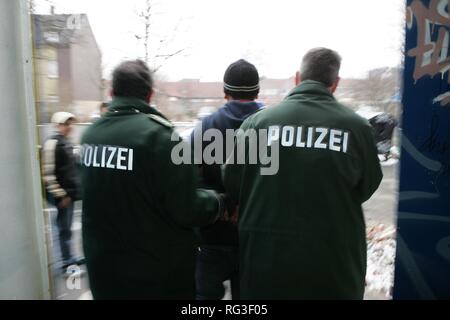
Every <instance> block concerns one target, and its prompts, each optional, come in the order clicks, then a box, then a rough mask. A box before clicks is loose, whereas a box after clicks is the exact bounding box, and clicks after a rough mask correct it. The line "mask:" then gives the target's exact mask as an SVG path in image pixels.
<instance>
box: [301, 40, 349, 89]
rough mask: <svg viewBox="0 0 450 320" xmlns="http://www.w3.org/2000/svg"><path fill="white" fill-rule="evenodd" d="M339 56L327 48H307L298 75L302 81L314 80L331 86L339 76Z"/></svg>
mask: <svg viewBox="0 0 450 320" xmlns="http://www.w3.org/2000/svg"><path fill="white" fill-rule="evenodd" d="M340 67H341V56H340V55H339V54H338V53H337V52H336V51H333V50H330V49H327V48H314V49H311V50H309V51H308V52H307V53H306V54H305V56H304V57H303V60H302V65H301V67H300V76H301V79H302V81H304V80H315V81H319V82H322V83H324V84H325V85H326V86H327V87H331V86H332V85H333V83H334V82H335V81H336V79H337V78H338V76H339V69H340Z"/></svg>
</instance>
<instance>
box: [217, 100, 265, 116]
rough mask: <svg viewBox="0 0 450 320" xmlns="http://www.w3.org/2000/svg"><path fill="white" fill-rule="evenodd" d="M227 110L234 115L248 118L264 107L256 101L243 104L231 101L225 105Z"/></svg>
mask: <svg viewBox="0 0 450 320" xmlns="http://www.w3.org/2000/svg"><path fill="white" fill-rule="evenodd" d="M224 107H225V109H228V110H230V112H231V113H232V114H235V115H240V116H246V115H249V114H253V113H255V112H256V111H258V110H259V109H262V108H263V107H264V106H263V104H262V103H259V102H256V101H247V102H242V101H238V100H230V101H228V102H227V103H226V104H225V106H224Z"/></svg>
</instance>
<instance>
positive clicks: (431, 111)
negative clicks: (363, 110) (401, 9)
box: [393, 0, 450, 299]
mask: <svg viewBox="0 0 450 320" xmlns="http://www.w3.org/2000/svg"><path fill="white" fill-rule="evenodd" d="M449 11H450V0H407V7H406V27H405V31H406V33H405V36H406V37H405V39H406V42H405V60H404V62H405V63H404V73H403V95H402V103H403V114H402V156H401V164H400V185H399V204H398V216H397V227H398V229H397V255H396V262H395V278H394V292H393V298H394V299H448V298H450V273H449V272H448V270H450V201H448V199H450V57H449V52H448V51H449V43H450V33H449V31H450V15H449Z"/></svg>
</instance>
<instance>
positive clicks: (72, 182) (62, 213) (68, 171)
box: [43, 112, 84, 272]
mask: <svg viewBox="0 0 450 320" xmlns="http://www.w3.org/2000/svg"><path fill="white" fill-rule="evenodd" d="M51 121H52V123H53V124H54V125H55V126H56V134H55V135H53V136H51V137H50V138H49V139H47V140H46V142H45V144H44V149H43V176H44V183H45V188H46V192H47V198H48V199H49V201H50V202H51V203H52V204H54V205H55V206H56V208H57V211H58V213H57V217H56V225H57V228H58V234H59V247H60V249H61V255H62V268H63V271H64V272H65V271H66V269H67V267H68V266H70V265H72V264H80V263H83V261H84V260H83V259H82V258H78V259H76V258H74V256H73V248H72V231H71V227H72V221H73V211H74V203H75V201H77V200H80V177H79V173H78V167H77V158H76V155H75V154H74V146H73V144H72V142H71V141H70V140H69V138H68V136H69V134H70V132H71V131H72V124H73V122H74V121H75V116H74V115H73V114H71V113H69V112H56V113H55V114H53V116H52V119H51Z"/></svg>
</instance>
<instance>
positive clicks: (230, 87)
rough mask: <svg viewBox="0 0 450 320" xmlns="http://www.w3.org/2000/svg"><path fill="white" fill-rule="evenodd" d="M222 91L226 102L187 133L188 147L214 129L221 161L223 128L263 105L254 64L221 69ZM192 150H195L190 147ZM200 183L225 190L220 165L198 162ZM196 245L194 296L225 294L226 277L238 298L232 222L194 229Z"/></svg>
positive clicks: (234, 126)
mask: <svg viewBox="0 0 450 320" xmlns="http://www.w3.org/2000/svg"><path fill="white" fill-rule="evenodd" d="M223 90H224V94H225V99H226V101H227V102H226V103H225V105H224V106H223V107H221V108H220V109H219V110H217V111H216V112H214V113H212V114H211V115H209V116H206V117H205V118H203V119H202V121H201V123H200V124H199V125H198V126H197V127H196V128H195V129H194V131H193V132H192V134H191V146H192V148H193V149H194V144H195V143H201V144H202V149H201V150H202V154H203V150H204V149H205V148H206V147H207V145H208V144H207V143H205V142H202V141H195V139H196V136H197V137H199V138H200V137H202V136H203V133H204V132H205V131H207V130H208V129H217V130H219V131H220V133H221V134H222V136H223V139H222V140H223V145H222V148H223V152H222V154H223V155H224V158H223V162H222V163H224V162H225V159H226V158H227V156H228V155H227V154H226V152H225V151H226V150H225V149H226V147H225V137H226V134H225V131H226V130H227V129H233V130H236V129H238V128H239V127H240V126H241V124H242V122H243V121H244V120H245V119H247V118H248V117H250V116H251V115H253V114H255V113H256V112H258V111H260V110H261V109H262V108H263V105H262V104H261V103H259V102H256V101H255V99H257V97H258V93H259V74H258V70H257V69H256V67H255V66H254V65H253V64H251V63H249V62H248V61H245V60H242V59H241V60H238V61H236V62H234V63H232V64H231V65H230V66H229V67H228V68H227V69H226V71H225V74H224V78H223ZM194 151H195V150H194ZM200 172H201V181H202V186H203V187H205V188H208V189H213V190H216V191H217V192H219V193H223V192H225V188H224V185H223V182H222V176H221V167H220V164H211V165H207V164H201V165H200ZM198 234H199V236H200V244H201V245H200V248H199V251H198V253H197V267H196V285H197V299H199V300H208V299H222V298H223V296H224V293H225V289H224V285H223V282H224V281H226V280H230V283H231V295H232V298H233V299H239V266H238V265H239V246H238V245H239V241H238V232H237V226H236V224H235V223H233V222H231V221H230V222H226V221H217V222H216V223H214V224H212V225H208V226H205V227H202V228H199V229H198Z"/></svg>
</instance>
